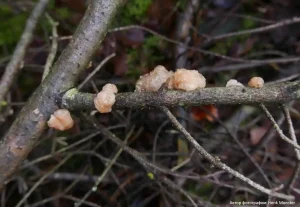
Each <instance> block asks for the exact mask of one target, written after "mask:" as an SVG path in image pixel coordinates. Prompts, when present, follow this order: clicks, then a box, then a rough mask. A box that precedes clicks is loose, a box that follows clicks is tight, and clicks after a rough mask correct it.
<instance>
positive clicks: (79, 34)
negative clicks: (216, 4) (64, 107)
mask: <svg viewBox="0 0 300 207" xmlns="http://www.w3.org/2000/svg"><path fill="white" fill-rule="evenodd" d="M121 2H122V0H94V1H90V5H89V7H88V9H87V11H86V13H85V16H84V17H83V19H82V21H81V22H80V24H79V26H78V28H77V30H76V31H75V34H74V35H73V39H72V40H71V41H70V43H69V45H68V46H67V47H66V49H65V50H64V51H63V53H62V54H61V56H60V57H59V59H58V60H57V62H56V63H55V64H54V66H53V68H52V70H51V72H50V74H49V75H48V76H47V77H46V78H45V80H44V81H43V82H42V84H41V85H40V86H39V87H38V89H37V90H36V91H35V92H34V94H33V95H32V96H31V98H30V99H29V100H28V102H27V104H26V106H25V107H24V108H23V109H22V111H21V112H20V114H19V116H18V117H17V118H16V120H15V121H14V123H13V124H12V126H11V127H10V129H9V130H8V132H7V133H6V135H5V136H4V138H3V140H2V142H1V144H0V188H1V189H2V188H3V187H4V184H5V182H7V181H8V179H9V178H10V176H11V175H12V174H13V173H14V172H15V171H16V169H17V167H18V166H19V164H20V163H21V161H22V160H23V159H25V158H26V156H27V154H28V153H29V152H30V151H31V150H32V148H33V146H34V145H35V143H36V142H37V141H38V138H39V137H40V135H41V134H42V132H43V131H44V129H45V126H46V121H47V120H48V119H49V117H50V115H51V114H52V113H53V112H54V111H55V110H56V109H57V108H58V107H57V105H56V97H57V96H58V95H59V94H61V93H63V92H64V91H67V90H68V89H70V88H72V87H74V85H75V81H76V80H77V78H78V75H79V74H80V73H81V72H82V71H83V70H84V69H85V68H86V66H87V65H88V62H89V61H90V58H91V56H92V55H93V53H94V52H95V51H96V49H97V48H98V47H99V45H100V43H101V41H102V40H103V38H104V36H105V34H106V32H107V30H108V26H109V24H110V22H111V20H112V18H113V17H114V15H115V13H116V11H117V9H118V7H119V6H120V5H121Z"/></svg>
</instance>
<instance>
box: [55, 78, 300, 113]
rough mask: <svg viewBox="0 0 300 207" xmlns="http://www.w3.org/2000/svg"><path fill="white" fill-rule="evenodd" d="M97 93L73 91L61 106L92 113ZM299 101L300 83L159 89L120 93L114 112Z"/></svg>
mask: <svg viewBox="0 0 300 207" xmlns="http://www.w3.org/2000/svg"><path fill="white" fill-rule="evenodd" d="M95 97H96V94H90V93H81V92H79V91H78V90H76V89H71V90H69V91H67V92H66V93H64V94H62V95H61V96H60V97H58V100H57V101H58V105H59V106H60V107H61V108H66V109H69V110H93V109H95V107H94V101H93V100H94V98H95ZM297 99H300V81H295V82H289V83H280V84H276V85H269V86H265V87H263V88H260V89H254V88H248V87H227V88H226V87H213V88H203V89H199V90H194V91H188V92H185V91H175V90H168V91H166V90H160V91H158V92H148V93H142V92H134V93H119V94H117V95H116V103H115V105H114V106H113V109H125V108H139V109H145V108H149V107H157V106H166V107H173V106H178V105H179V106H185V105H186V106H199V105H207V104H258V103H264V104H268V103H272V104H274V103H285V102H288V101H291V100H297Z"/></svg>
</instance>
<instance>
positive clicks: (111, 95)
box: [94, 83, 118, 113]
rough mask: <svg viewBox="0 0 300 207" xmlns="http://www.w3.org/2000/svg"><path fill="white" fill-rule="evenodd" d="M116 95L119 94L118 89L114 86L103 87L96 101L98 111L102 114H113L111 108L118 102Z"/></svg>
mask: <svg viewBox="0 0 300 207" xmlns="http://www.w3.org/2000/svg"><path fill="white" fill-rule="evenodd" d="M116 93H118V88H117V87H116V86H115V85H114V84H111V83H108V84H106V85H105V86H103V88H102V91H100V93H98V94H97V97H96V98H95V99H94V104H95V107H96V109H97V110H98V111H99V112H100V113H109V112H111V108H112V106H113V105H114V103H115V102H116V95H115V94H116Z"/></svg>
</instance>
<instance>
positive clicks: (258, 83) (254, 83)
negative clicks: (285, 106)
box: [248, 77, 264, 88]
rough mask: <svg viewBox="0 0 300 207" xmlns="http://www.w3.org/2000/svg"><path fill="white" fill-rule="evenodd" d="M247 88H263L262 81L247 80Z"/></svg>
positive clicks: (260, 79) (259, 78)
mask: <svg viewBox="0 0 300 207" xmlns="http://www.w3.org/2000/svg"><path fill="white" fill-rule="evenodd" d="M248 86H249V87H251V88H261V87H263V86H264V79H262V78H261V77H253V78H251V79H250V80H249V82H248Z"/></svg>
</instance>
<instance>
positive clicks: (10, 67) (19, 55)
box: [0, 0, 49, 101]
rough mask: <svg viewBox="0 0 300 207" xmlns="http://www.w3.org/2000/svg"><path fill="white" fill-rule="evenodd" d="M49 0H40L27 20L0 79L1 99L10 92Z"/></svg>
mask: <svg viewBox="0 0 300 207" xmlns="http://www.w3.org/2000/svg"><path fill="white" fill-rule="evenodd" d="M48 2H49V0H40V1H39V3H38V4H37V5H36V7H35V8H34V10H33V11H32V13H31V15H30V17H29V18H28V20H27V22H26V26H25V29H24V31H23V34H22V36H21V39H20V41H19V43H18V45H17V47H16V49H15V51H14V54H13V55H12V57H11V60H10V61H9V63H8V64H7V66H6V68H5V71H4V74H3V75H2V78H1V81H0V101H3V100H4V99H5V96H6V94H7V93H8V91H9V89H10V87H11V85H12V84H13V82H14V80H15V79H16V77H17V75H18V73H19V71H20V70H21V68H22V61H23V58H24V55H25V52H26V48H27V47H28V45H29V44H30V42H31V40H32V37H33V31H34V29H35V27H36V24H37V22H38V19H39V18H40V16H41V15H42V14H43V11H44V10H45V8H46V6H47V4H48Z"/></svg>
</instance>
